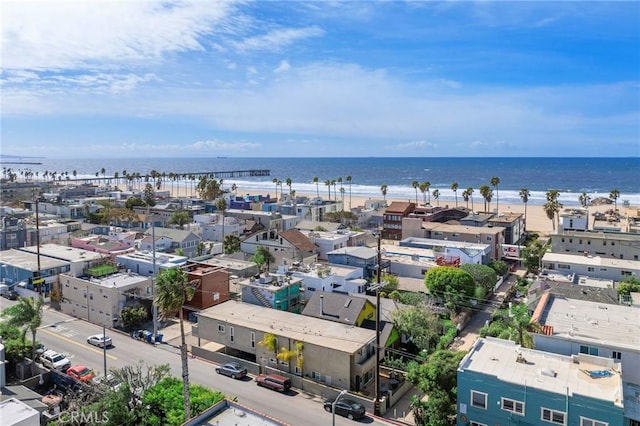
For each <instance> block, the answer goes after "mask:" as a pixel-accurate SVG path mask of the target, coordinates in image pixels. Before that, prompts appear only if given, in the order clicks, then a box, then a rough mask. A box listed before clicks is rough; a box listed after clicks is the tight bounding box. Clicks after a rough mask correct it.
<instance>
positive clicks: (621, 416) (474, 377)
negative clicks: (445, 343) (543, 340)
mask: <svg viewBox="0 0 640 426" xmlns="http://www.w3.org/2000/svg"><path fill="white" fill-rule="evenodd" d="M457 376H458V381H457V386H458V387H457V390H458V395H457V405H458V409H457V418H456V424H457V425H458V426H467V425H494V424H496V425H497V424H500V425H507V424H529V425H546V424H549V425H553V424H555V425H580V426H596V425H598V426H604V425H609V426H613V425H620V426H622V425H627V424H629V423H628V419H625V417H626V416H625V404H626V401H625V400H623V397H622V389H623V379H622V375H621V369H620V364H618V363H616V362H615V360H613V359H610V358H604V357H598V356H591V355H588V354H576V355H570V356H567V355H557V354H551V353H547V352H543V351H540V350H535V349H527V348H523V347H520V346H518V345H516V344H515V343H514V342H512V341H509V340H503V339H494V338H490V337H487V338H479V339H478V340H476V341H475V343H474V345H473V347H472V348H471V350H470V351H469V353H468V354H467V355H466V356H465V357H464V358H463V359H462V361H461V362H460V365H459V366H458V374H457Z"/></svg>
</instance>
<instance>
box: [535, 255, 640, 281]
mask: <svg viewBox="0 0 640 426" xmlns="http://www.w3.org/2000/svg"><path fill="white" fill-rule="evenodd" d="M542 268H543V269H551V270H555V271H558V272H559V273H561V274H567V275H570V274H577V275H583V276H588V277H592V278H600V279H605V280H613V281H616V282H618V281H622V280H624V279H625V278H626V277H629V276H635V277H638V278H640V261H638V260H625V259H616V258H614V257H604V256H591V255H588V256H584V255H577V254H566V253H545V255H544V256H543V257H542Z"/></svg>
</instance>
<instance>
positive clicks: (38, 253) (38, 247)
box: [31, 198, 44, 295]
mask: <svg viewBox="0 0 640 426" xmlns="http://www.w3.org/2000/svg"><path fill="white" fill-rule="evenodd" d="M36 257H37V259H38V272H37V273H38V278H37V279H36V280H31V282H32V283H33V282H34V281H36V282H37V286H38V294H40V295H42V284H43V283H44V279H43V278H42V277H41V275H42V271H41V269H40V216H39V212H38V198H36Z"/></svg>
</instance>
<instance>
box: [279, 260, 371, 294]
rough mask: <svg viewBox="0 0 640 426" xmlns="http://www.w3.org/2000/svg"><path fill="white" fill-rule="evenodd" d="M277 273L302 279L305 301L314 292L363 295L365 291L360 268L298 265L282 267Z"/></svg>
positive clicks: (317, 264) (364, 281)
mask: <svg viewBox="0 0 640 426" xmlns="http://www.w3.org/2000/svg"><path fill="white" fill-rule="evenodd" d="M279 272H280V273H284V274H288V275H291V277H295V278H300V279H302V283H303V288H304V299H305V300H308V299H310V298H311V297H312V296H313V294H314V293H315V292H316V291H328V292H336V293H343V294H351V293H356V294H364V293H365V292H366V290H367V280H365V279H364V278H363V275H362V268H357V267H351V266H338V265H327V264H320V263H314V264H304V263H303V264H299V263H298V264H293V265H282V266H281V267H280V268H279Z"/></svg>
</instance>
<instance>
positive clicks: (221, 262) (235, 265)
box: [189, 256, 256, 271]
mask: <svg viewBox="0 0 640 426" xmlns="http://www.w3.org/2000/svg"><path fill="white" fill-rule="evenodd" d="M192 262H193V263H199V264H203V265H210V266H222V267H225V268H228V269H232V270H235V271H241V270H243V269H248V268H256V264H255V263H254V262H250V261H248V260H241V259H234V258H232V257H223V256H215V257H212V258H210V259H205V260H194V259H190V260H189V264H191V263H192Z"/></svg>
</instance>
